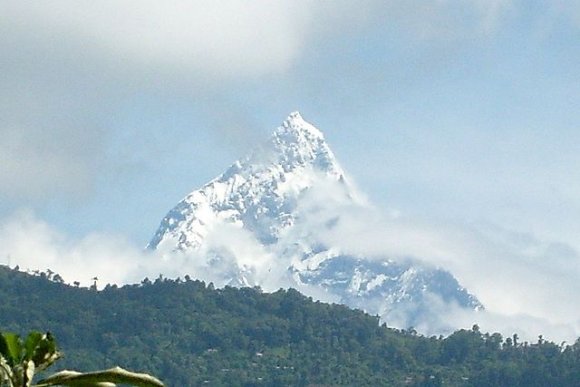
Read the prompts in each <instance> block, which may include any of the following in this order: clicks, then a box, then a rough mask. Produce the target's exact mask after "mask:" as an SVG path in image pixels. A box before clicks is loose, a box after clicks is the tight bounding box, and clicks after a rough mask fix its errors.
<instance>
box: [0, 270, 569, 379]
mask: <svg viewBox="0 0 580 387" xmlns="http://www.w3.org/2000/svg"><path fill="white" fill-rule="evenodd" d="M0 330H2V331H12V332H20V333H22V334H24V333H26V332H28V331H30V330H40V331H46V330H49V331H51V332H52V333H53V334H54V336H56V338H57V340H58V342H59V344H60V348H61V349H62V350H63V352H64V353H65V360H64V361H62V363H61V364H59V366H60V367H61V368H76V369H80V370H94V369H101V368H107V367H110V366H113V365H120V366H122V367H126V368H130V369H133V370H140V371H143V372H148V373H151V374H154V375H156V376H158V377H159V378H161V379H162V380H164V381H165V382H166V384H167V385H168V386H197V385H204V384H205V385H211V386H286V385H291V386H306V385H353V386H380V385H385V386H404V385H409V386H439V385H444V386H580V339H579V340H577V341H576V342H575V343H570V344H565V343H561V344H555V343H553V342H549V341H545V340H543V339H542V338H541V337H539V339H538V341H537V342H535V343H527V342H520V341H519V340H518V338H517V335H514V336H512V337H508V338H504V337H502V335H500V334H499V333H493V334H489V333H482V332H480V331H479V328H478V327H477V326H474V327H472V328H471V329H467V330H458V331H456V332H455V333H453V334H452V335H450V336H448V337H424V336H421V335H418V334H417V333H416V332H415V331H413V330H396V329H392V328H388V327H387V326H385V325H384V324H383V325H379V320H378V318H377V317H373V316H369V315H367V314H364V313H362V312H360V311H355V310H351V309H348V308H347V307H345V306H341V305H328V304H324V303H320V302H314V301H313V300H312V299H311V298H307V297H305V296H303V295H301V294H300V293H299V292H297V291H296V290H279V291H277V292H275V293H271V294H266V293H262V292H261V291H260V289H258V288H241V289H237V288H230V287H226V288H224V289H214V288H213V285H212V284H209V285H206V284H205V283H204V282H201V281H195V280H191V279H190V278H189V277H186V278H185V279H183V280H179V279H178V280H168V279H163V278H161V277H160V278H158V279H156V280H155V281H153V282H152V281H149V280H147V279H145V280H144V281H143V282H142V283H141V284H137V285H128V286H123V287H117V286H107V287H106V288H105V289H104V290H102V291H96V289H95V288H93V289H87V288H80V287H74V286H69V285H66V284H64V283H62V281H60V280H59V278H58V277H57V281H54V275H53V273H39V275H35V276H33V275H29V274H25V273H22V272H19V271H17V270H11V269H9V268H7V267H0Z"/></svg>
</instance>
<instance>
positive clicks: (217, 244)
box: [0, 208, 580, 341]
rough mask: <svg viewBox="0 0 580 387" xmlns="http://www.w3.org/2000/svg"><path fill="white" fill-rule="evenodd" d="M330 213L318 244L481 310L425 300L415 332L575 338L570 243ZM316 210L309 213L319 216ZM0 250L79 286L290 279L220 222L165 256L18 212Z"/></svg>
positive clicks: (268, 286) (8, 260)
mask: <svg viewBox="0 0 580 387" xmlns="http://www.w3.org/2000/svg"><path fill="white" fill-rule="evenodd" d="M336 214H338V216H339V217H340V220H339V221H338V222H337V223H336V225H335V226H334V227H333V228H332V229H328V228H320V230H327V231H323V232H322V233H321V235H320V236H319V237H320V240H321V241H323V242H328V243H336V244H338V245H339V246H341V248H343V249H344V252H348V253H353V254H358V255H361V254H366V256H368V257H370V258H369V259H380V258H381V257H385V256H388V257H390V258H395V259H397V258H399V259H403V258H413V259H418V260H423V261H424V262H427V263H429V264H432V265H435V266H440V267H443V268H445V269H447V270H449V271H451V272H452V273H453V274H454V275H455V276H456V277H457V278H458V279H459V281H460V283H461V284H462V285H463V286H466V287H467V289H468V290H469V291H470V292H472V293H473V294H475V295H476V296H477V297H478V298H479V299H480V301H482V302H483V304H484V305H485V307H486V311H483V312H481V311H480V312H468V311H465V310H461V309H459V308H457V307H456V306H454V305H450V304H445V303H442V302H440V301H437V300H434V301H433V308H434V310H435V311H436V312H437V314H438V315H439V316H440V317H441V318H438V319H437V321H424V322H423V323H422V324H421V325H420V326H417V327H416V328H417V329H418V330H419V331H420V332H422V333H425V334H440V333H448V332H450V331H452V330H453V329H456V328H459V327H470V326H471V325H473V324H475V323H477V324H479V325H480V327H481V328H482V329H483V330H486V331H499V332H500V333H502V334H504V335H511V334H512V333H514V332H517V333H518V334H519V335H520V337H522V338H523V339H525V340H534V339H535V338H536V337H537V335H539V334H543V335H544V336H545V337H547V338H548V339H552V340H568V341H571V340H575V339H576V338H577V337H578V336H580V312H579V311H578V308H576V305H577V299H576V295H577V294H578V292H580V285H579V284H578V281H577V280H576V279H577V278H579V276H580V267H579V266H580V265H579V263H578V262H579V261H580V260H579V259H578V253H577V252H576V251H574V250H573V249H571V248H570V247H568V246H566V245H563V244H558V243H546V242H541V241H538V240H537V239H535V238H534V237H533V236H531V235H523V234H516V233H512V232H509V231H506V230H503V229H501V228H498V227H493V226H490V225H476V226H472V227H471V228H470V229H465V228H462V229H459V228H454V227H453V226H446V227H441V226H440V225H438V226H437V227H434V226H432V225H428V224H427V225H426V224H421V223H420V222H416V221H411V220H407V219H401V218H389V217H381V216H380V215H377V212H376V211H374V210H369V212H368V213H364V212H361V211H360V208H359V210H358V212H356V213H354V212H352V211H350V210H348V209H343V210H339V211H338V212H337V213H336ZM320 215H321V213H320V212H319V213H318V214H316V216H315V217H316V218H317V219H318V220H320V219H322V218H324V216H320ZM212 252H214V253H215V252H219V256H220V258H219V259H221V262H218V263H217V264H218V265H221V266H223V268H222V269H223V270H220V274H216V270H215V265H216V262H212V263H211V265H210V264H209V263H208V262H209V261H208V259H206V258H205V257H206V256H207V255H208V254H209V255H210V256H211V253H212ZM0 257H1V259H0V262H1V263H2V264H6V265H9V266H11V267H14V266H16V265H19V266H20V268H21V269H29V270H35V269H38V270H41V271H45V270H46V269H51V270H52V271H54V272H56V273H59V274H60V275H61V276H62V277H63V278H64V279H65V281H66V282H68V283H72V282H74V281H79V282H81V284H83V285H85V286H87V285H89V284H91V283H92V282H91V279H92V278H93V277H95V276H96V277H98V278H99V287H103V286H105V285H106V284H107V283H111V284H112V283H116V284H128V283H139V282H140V281H141V280H142V279H144V278H145V277H148V278H157V277H158V276H159V275H160V274H162V275H163V276H165V277H168V278H177V277H183V276H185V275H190V276H192V277H193V278H199V279H202V280H204V281H206V282H213V283H214V284H216V286H224V285H226V284H227V283H228V280H229V278H231V277H230V276H229V274H230V273H228V270H240V268H242V270H246V271H247V273H246V274H247V275H248V277H251V278H252V279H253V280H255V281H256V282H257V283H260V284H261V286H262V287H263V289H264V290H266V291H274V290H276V289H278V288H280V287H289V286H292V282H291V281H290V279H289V278H288V276H287V273H286V271H285V267H287V265H285V264H286V263H283V262H277V261H276V259H277V258H276V257H275V256H273V255H271V254H270V253H268V252H267V251H265V250H264V249H263V247H262V246H260V244H259V242H258V241H256V240H255V239H254V238H253V237H252V236H251V235H250V234H249V233H247V232H246V231H244V230H240V229H237V228H235V227H231V229H227V228H220V229H219V230H218V232H216V233H214V234H212V235H211V236H210V238H209V239H208V247H207V249H206V250H204V251H201V252H200V253H197V254H196V253H193V254H178V253H176V254H167V253H165V254H164V253H162V252H145V251H144V250H142V249H141V248H138V247H136V246H132V245H131V244H130V243H128V242H127V241H126V240H124V239H122V238H117V237H112V236H109V235H88V236H86V237H85V238H83V239H81V240H70V239H68V238H67V237H66V236H65V235H63V234H62V233H59V232H58V231H56V230H54V229H53V228H51V227H50V226H49V225H48V224H46V223H45V222H43V221H42V220H40V219H38V218H36V217H35V216H34V215H33V214H32V213H30V212H21V213H18V214H15V215H14V216H13V217H12V218H11V219H9V220H7V221H4V222H3V223H2V224H1V225H0ZM210 261H211V258H210ZM240 264H242V265H240ZM212 266H213V267H212ZM224 273H225V274H224ZM299 290H301V291H302V292H304V293H306V294H308V295H311V296H313V297H316V298H318V299H321V300H323V301H328V302H332V301H337V300H336V299H333V298H332V297H330V296H329V295H328V294H325V293H324V292H320V291H317V290H316V289H311V288H308V287H304V288H301V289H299ZM442 321H445V323H444V324H442Z"/></svg>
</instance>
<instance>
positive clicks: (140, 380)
mask: <svg viewBox="0 0 580 387" xmlns="http://www.w3.org/2000/svg"><path fill="white" fill-rule="evenodd" d="M103 383H115V384H117V383H121V384H129V385H131V386H138V387H163V386H164V384H163V383H162V382H161V381H160V380H159V379H157V378H154V377H153V376H151V375H148V374H141V373H135V372H129V371H127V370H124V369H122V368H120V367H115V368H111V369H108V370H104V371H96V372H87V373H79V372H76V371H61V372H57V373H56V374H54V375H51V376H49V377H48V378H46V379H44V380H41V381H40V382H38V384H37V387H44V386H55V385H62V386H70V387H80V386H107V384H103Z"/></svg>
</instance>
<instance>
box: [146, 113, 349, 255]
mask: <svg viewBox="0 0 580 387" xmlns="http://www.w3.org/2000/svg"><path fill="white" fill-rule="evenodd" d="M346 181H347V179H346V178H345V176H344V172H343V170H342V168H341V167H340V165H339V164H338V162H337V160H336V158H335V157H334V154H333V153H332V151H331V150H330V147H329V146H328V145H327V144H326V142H325V141H324V137H323V135H322V132H320V131H319V130H318V129H317V128H316V127H314V126H313V125H311V124H309V123H308V122H306V121H305V120H304V119H303V118H302V116H301V115H300V113H298V112H293V113H291V114H290V115H289V116H288V118H287V119H286V120H285V121H284V122H283V123H282V125H281V126H279V127H278V128H277V129H276V130H275V131H274V134H273V135H272V136H271V137H270V140H269V141H267V142H266V143H264V144H262V146H260V147H257V149H256V150H255V151H254V152H252V153H251V154H250V155H248V156H247V157H245V158H243V159H240V160H238V161H236V162H235V163H233V164H232V165H231V166H230V167H229V168H228V169H227V170H226V171H225V172H224V173H223V174H222V175H220V176H218V177H217V178H215V179H214V180H212V181H210V182H209V183H207V184H206V185H205V186H203V187H201V188H200V189H198V190H196V191H193V192H192V193H190V194H189V195H187V196H186V197H185V198H184V199H183V200H182V201H181V202H179V203H178V204H177V206H176V207H175V208H173V210H171V211H170V212H169V213H168V214H167V215H166V216H165V218H164V219H163V221H162V222H161V225H160V227H159V229H158V230H157V232H156V234H155V236H154V237H153V239H152V240H151V242H150V243H149V245H148V247H149V248H151V249H157V248H161V247H163V249H168V250H180V251H186V250H192V249H193V250H196V249H200V248H202V247H203V246H204V245H205V242H204V241H205V240H206V237H207V235H209V233H210V232H211V229H213V228H215V227H216V226H217V225H218V224H223V223H227V224H229V225H236V227H241V228H243V229H245V230H248V231H250V232H251V233H252V234H254V235H255V237H256V238H257V239H258V240H259V241H261V242H262V243H264V244H272V243H275V242H276V241H277V239H278V237H279V235H280V232H281V231H282V230H283V229H285V228H287V227H288V226H290V225H291V224H292V223H293V218H294V214H293V212H294V210H295V208H296V206H297V205H298V201H299V197H300V196H301V195H302V194H303V193H304V191H306V190H308V189H310V188H311V187H313V186H316V185H319V184H321V183H322V184H327V183H328V182H334V183H336V182H339V184H341V185H342V186H344V190H346V191H349V190H350V189H351V187H350V186H349V185H348V184H347V183H346ZM324 182H326V183H324ZM347 196H352V197H354V196H356V195H355V194H354V193H353V194H352V195H347Z"/></svg>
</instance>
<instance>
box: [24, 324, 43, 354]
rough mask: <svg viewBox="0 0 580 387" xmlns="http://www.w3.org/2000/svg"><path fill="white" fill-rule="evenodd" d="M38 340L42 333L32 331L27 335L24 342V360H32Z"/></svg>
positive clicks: (40, 338)
mask: <svg viewBox="0 0 580 387" xmlns="http://www.w3.org/2000/svg"><path fill="white" fill-rule="evenodd" d="M40 340H42V333H40V332H34V331H33V332H30V333H29V334H28V337H26V341H25V342H24V359H26V360H32V357H33V356H34V353H35V351H36V347H38V344H39V343H40Z"/></svg>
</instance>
